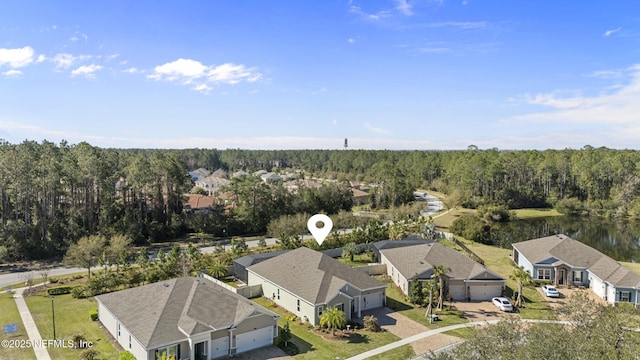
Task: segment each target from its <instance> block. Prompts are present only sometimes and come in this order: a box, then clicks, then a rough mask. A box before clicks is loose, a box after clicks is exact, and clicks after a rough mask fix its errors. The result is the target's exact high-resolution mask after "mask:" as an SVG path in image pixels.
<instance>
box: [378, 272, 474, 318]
mask: <svg viewBox="0 0 640 360" xmlns="http://www.w3.org/2000/svg"><path fill="white" fill-rule="evenodd" d="M435 296H437V295H435V294H434V297H435ZM387 306H389V308H391V309H393V310H395V311H397V312H399V313H401V314H403V315H404V316H406V317H408V318H409V319H411V320H413V321H416V322H418V323H421V324H422V325H424V326H426V327H428V328H429V329H437V328H441V327H445V326H449V325H456V324H463V323H466V322H469V320H468V319H467V318H465V317H464V315H463V314H462V312H461V311H457V310H449V309H446V308H445V309H443V310H441V311H438V310H437V309H433V313H434V314H438V318H439V319H440V320H439V321H435V322H433V323H429V318H428V317H426V316H425V313H426V310H427V309H426V308H424V307H414V306H413V305H412V304H411V303H409V302H408V301H407V300H406V299H405V295H404V294H403V293H402V292H401V291H400V290H399V289H398V288H397V287H396V286H395V284H394V283H390V284H389V287H388V288H387Z"/></svg>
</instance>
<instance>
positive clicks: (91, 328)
mask: <svg viewBox="0 0 640 360" xmlns="http://www.w3.org/2000/svg"><path fill="white" fill-rule="evenodd" d="M25 299H26V301H27V305H28V306H29V309H30V310H31V314H32V316H33V320H34V321H35V323H36V325H37V326H38V330H39V331H40V335H41V336H42V338H43V339H53V320H52V316H51V299H50V298H49V296H48V295H47V294H46V293H43V294H40V295H35V296H30V297H27V298H25ZM53 301H54V307H55V318H56V338H57V339H71V338H72V337H73V336H74V335H75V334H82V335H84V337H85V338H86V341H87V342H93V349H95V350H96V351H98V358H99V359H117V358H118V357H119V351H118V350H117V349H116V347H115V345H113V344H112V343H111V338H110V335H109V334H108V332H106V331H105V330H103V329H102V325H101V324H100V322H99V321H92V320H91V318H90V317H89V311H91V310H97V309H98V305H97V303H96V301H95V300H94V299H93V298H91V299H74V298H72V297H71V295H69V294H67V295H58V296H55V298H54V300H53ZM48 350H49V354H50V355H51V358H52V359H54V360H55V359H76V358H78V357H79V355H80V352H81V350H78V349H69V348H61V349H55V348H49V349H48Z"/></svg>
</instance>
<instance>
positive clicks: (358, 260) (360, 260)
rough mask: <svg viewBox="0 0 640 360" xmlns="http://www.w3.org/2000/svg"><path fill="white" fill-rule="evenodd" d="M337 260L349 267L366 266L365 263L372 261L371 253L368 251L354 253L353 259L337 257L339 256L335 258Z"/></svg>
mask: <svg viewBox="0 0 640 360" xmlns="http://www.w3.org/2000/svg"><path fill="white" fill-rule="evenodd" d="M337 260H338V261H340V262H341V263H343V264H346V265H349V266H351V267H356V266H366V265H367V264H369V263H372V262H373V261H372V260H371V255H370V254H368V253H362V254H358V255H354V256H353V261H351V259H349V258H344V257H339V258H337Z"/></svg>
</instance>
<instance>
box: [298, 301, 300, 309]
mask: <svg viewBox="0 0 640 360" xmlns="http://www.w3.org/2000/svg"><path fill="white" fill-rule="evenodd" d="M298 311H300V299H298Z"/></svg>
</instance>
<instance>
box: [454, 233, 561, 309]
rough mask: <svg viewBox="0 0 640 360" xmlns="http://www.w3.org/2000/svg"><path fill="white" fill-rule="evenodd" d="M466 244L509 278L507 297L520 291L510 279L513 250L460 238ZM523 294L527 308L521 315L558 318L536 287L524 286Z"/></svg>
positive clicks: (494, 269) (488, 265) (492, 267)
mask: <svg viewBox="0 0 640 360" xmlns="http://www.w3.org/2000/svg"><path fill="white" fill-rule="evenodd" d="M458 239H460V240H461V241H462V242H464V244H465V245H466V246H467V247H468V248H469V249H470V250H471V251H473V252H474V253H475V254H476V255H478V256H479V257H480V258H481V259H482V260H484V262H485V266H486V267H487V268H489V269H490V270H493V271H495V272H496V273H498V274H499V275H501V276H502V277H504V278H505V279H507V297H511V295H512V294H513V293H514V292H517V291H518V283H517V282H516V281H515V280H512V279H509V277H510V276H511V275H512V274H513V270H515V265H514V264H513V261H512V260H511V257H510V255H511V250H508V249H502V248H499V247H495V246H491V245H485V244H480V243H476V242H473V241H468V240H464V239H462V238H458ZM522 295H523V296H524V299H525V306H526V307H525V308H523V309H520V316H522V317H523V318H527V319H556V318H557V317H556V315H555V312H554V311H553V310H552V309H551V307H550V306H549V304H548V303H547V301H545V299H543V298H542V296H541V295H540V293H538V292H537V291H536V289H534V288H531V287H528V288H524V289H523V291H522Z"/></svg>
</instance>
